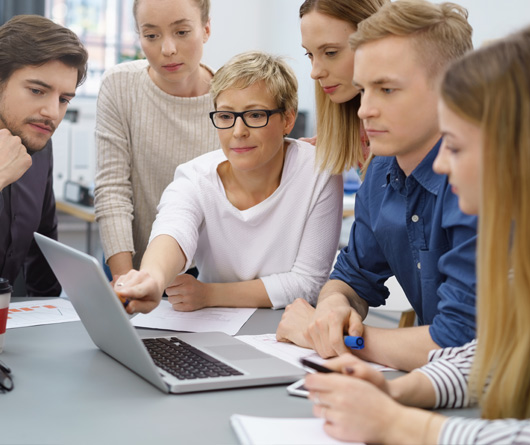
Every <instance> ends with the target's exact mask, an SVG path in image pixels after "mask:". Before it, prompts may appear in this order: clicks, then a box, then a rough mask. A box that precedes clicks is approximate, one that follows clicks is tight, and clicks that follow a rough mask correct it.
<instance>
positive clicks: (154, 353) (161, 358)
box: [143, 337, 243, 380]
mask: <svg viewBox="0 0 530 445" xmlns="http://www.w3.org/2000/svg"><path fill="white" fill-rule="evenodd" d="M143 342H144V345H145V347H146V348H147V350H148V351H149V354H150V355H151V358H152V359H153V361H154V362H155V364H156V365H157V366H158V367H160V368H162V369H163V370H165V371H167V372H168V373H170V374H172V375H174V376H175V377H176V378H178V379H179V380H191V379H206V378H209V377H230V376H233V375H242V374H243V373H242V372H240V371H238V370H237V369H234V368H232V367H231V366H228V365H227V364H226V363H223V362H221V361H219V360H217V359H216V358H214V357H212V356H211V355H208V354H206V353H204V352H202V351H200V350H198V349H197V348H195V347H193V346H191V345H190V344H188V343H186V342H183V341H182V340H180V339H179V338H176V337H171V338H146V339H143Z"/></svg>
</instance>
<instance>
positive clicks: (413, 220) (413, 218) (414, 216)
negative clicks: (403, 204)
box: [412, 215, 420, 223]
mask: <svg viewBox="0 0 530 445" xmlns="http://www.w3.org/2000/svg"><path fill="white" fill-rule="evenodd" d="M419 220H420V217H419V216H418V215H412V222H415V223H416V222H418V221H419Z"/></svg>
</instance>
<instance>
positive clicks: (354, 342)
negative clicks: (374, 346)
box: [344, 335, 364, 349]
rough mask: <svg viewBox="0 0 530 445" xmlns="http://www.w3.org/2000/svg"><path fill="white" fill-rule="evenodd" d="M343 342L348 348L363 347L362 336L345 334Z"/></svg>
mask: <svg viewBox="0 0 530 445" xmlns="http://www.w3.org/2000/svg"><path fill="white" fill-rule="evenodd" d="M344 344H345V345H346V346H348V348H350V349H363V348H364V338H362V337H356V336H353V335H347V336H346V337H344Z"/></svg>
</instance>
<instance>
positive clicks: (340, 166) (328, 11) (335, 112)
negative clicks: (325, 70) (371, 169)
mask: <svg viewBox="0 0 530 445" xmlns="http://www.w3.org/2000/svg"><path fill="white" fill-rule="evenodd" d="M388 1H389V0H306V1H305V2H304V3H303V4H302V6H300V18H302V17H303V16H304V15H306V14H307V13H309V12H312V11H317V12H319V13H321V14H324V15H327V16H330V17H333V18H336V19H339V20H342V21H344V22H347V23H349V24H351V25H353V27H354V28H355V29H356V28H357V25H358V24H359V23H360V22H361V21H362V20H364V19H366V18H367V17H369V16H370V15H372V14H374V13H375V12H376V11H377V10H378V9H379V8H380V7H381V6H383V5H384V4H385V3H387V2H388ZM315 101H316V123H317V125H316V130H317V144H316V157H317V162H318V163H319V165H320V168H321V170H328V171H330V172H331V173H333V174H341V173H342V172H343V171H345V170H349V169H350V168H352V167H357V166H358V165H359V164H365V156H364V153H363V141H362V138H361V131H362V123H361V120H360V119H359V116H358V115H357V112H358V110H359V107H360V105H361V98H360V96H359V95H357V96H355V97H354V98H353V99H351V100H350V101H348V102H345V103H341V104H336V103H334V102H332V101H331V100H330V98H329V96H328V95H327V94H326V93H324V91H323V90H322V88H321V87H320V84H319V83H318V80H317V81H315ZM366 165H367V164H366ZM366 165H365V166H366Z"/></svg>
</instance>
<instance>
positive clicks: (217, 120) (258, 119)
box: [210, 108, 285, 130]
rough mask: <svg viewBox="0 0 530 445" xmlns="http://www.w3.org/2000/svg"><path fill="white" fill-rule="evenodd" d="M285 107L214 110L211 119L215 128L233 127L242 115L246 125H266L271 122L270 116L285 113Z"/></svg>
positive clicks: (251, 126) (258, 126)
mask: <svg viewBox="0 0 530 445" xmlns="http://www.w3.org/2000/svg"><path fill="white" fill-rule="evenodd" d="M284 111H285V110H284V109H283V108H277V109H276V110H248V111H242V112H240V113H238V112H236V111H212V112H211V113H210V119H211V120H212V123H213V125H214V127H215V128H219V129H221V130H226V129H228V128H232V127H233V126H234V125H235V124H236V119H237V118H238V117H240V118H241V119H242V120H243V122H244V123H245V125H246V126H247V127H249V128H261V127H266V126H267V124H268V123H269V118H270V117H271V116H272V115H273V114H276V113H283V112H284Z"/></svg>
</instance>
